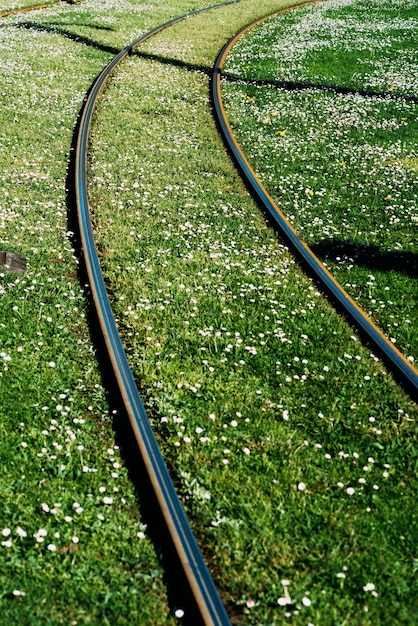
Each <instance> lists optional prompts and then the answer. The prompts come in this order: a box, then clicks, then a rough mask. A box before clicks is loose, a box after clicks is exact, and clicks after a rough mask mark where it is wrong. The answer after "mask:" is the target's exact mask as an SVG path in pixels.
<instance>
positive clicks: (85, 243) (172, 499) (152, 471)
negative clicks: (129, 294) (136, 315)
mask: <svg viewBox="0 0 418 626" xmlns="http://www.w3.org/2000/svg"><path fill="white" fill-rule="evenodd" d="M239 1H240V0H232V1H231V2H226V3H223V4H220V5H211V6H210V7H206V8H204V9H199V10H197V11H194V12H191V13H187V14H185V15H182V16H180V17H177V18H174V19H172V20H169V21H167V22H165V23H163V24H161V25H160V26H157V27H155V28H153V29H152V30H150V31H149V32H147V33H145V34H144V35H142V36H141V37H139V38H138V39H136V40H135V41H133V42H132V43H131V44H129V45H128V46H126V47H125V48H124V49H123V50H121V52H120V53H119V54H118V55H116V56H115V57H114V58H113V59H112V61H111V62H110V63H109V64H108V65H107V66H106V67H105V68H104V70H103V71H102V72H101V74H100V75H99V76H98V78H97V79H96V81H95V82H94V84H93V85H92V88H91V90H90V93H89V95H88V97H87V100H86V102H85V104H84V107H83V111H82V114H81V118H80V123H79V128H78V134H77V139H76V149H75V172H74V180H75V201H76V207H77V217H78V227H79V235H80V239H81V245H82V250H83V261H84V265H85V270H86V273H87V276H88V281H89V287H90V290H91V294H92V298H93V301H94V306H95V310H96V314H97V317H98V320H99V323H100V328H101V332H102V335H103V339H104V342H105V345H106V349H107V353H108V356H109V359H110V362H111V364H112V368H113V373H114V376H115V379H116V381H117V385H118V389H119V392H120V395H121V397H122V401H123V405H124V409H125V411H126V413H127V415H128V418H129V421H130V425H131V427H132V430H133V433H134V436H135V439H136V443H137V445H138V449H139V452H140V455H141V458H142V461H143V464H144V466H145V469H146V472H147V475H148V478H149V481H150V483H151V485H152V489H153V492H154V494H155V497H156V501H157V502H158V505H159V507H160V511H161V514H162V517H163V518H164V521H165V524H166V527H167V531H168V534H169V536H170V538H171V540H172V544H173V546H174V548H175V550H176V553H177V558H178V560H179V563H180V565H181V567H182V570H183V574H184V576H185V579H186V580H187V582H188V585H189V587H190V591H191V594H192V596H193V599H194V601H195V604H196V607H197V612H198V615H199V619H200V623H202V624H205V626H206V625H208V626H211V625H213V626H215V625H219V626H222V625H227V624H229V623H230V622H229V618H228V616H227V613H226V611H225V608H224V606H223V604H222V602H221V600H220V597H219V595H218V593H217V590H216V588H215V586H214V583H213V581H212V578H211V576H210V574H209V571H208V569H207V567H206V564H205V562H204V560H203V557H202V555H201V552H200V550H199V547H198V545H197V542H196V540H195V538H194V535H193V533H192V531H191V528H190V525H189V523H188V520H187V518H186V516H185V513H184V511H183V508H182V506H181V503H180V500H179V498H178V496H177V493H176V490H175V488H174V485H173V483H172V481H171V478H170V475H169V473H168V470H167V467H166V465H165V463H164V460H163V458H162V455H161V452H160V449H159V447H158V444H157V441H156V439H155V436H154V433H153V431H152V428H151V425H150V423H149V420H148V417H147V414H146V411H145V409H144V406H143V403H142V400H141V398H140V395H139V393H138V389H137V386H136V383H135V380H134V377H133V374H132V371H131V369H130V367H129V364H128V360H127V357H126V354H125V351H124V348H123V345H122V342H121V339H120V336H119V332H118V328H117V324H116V321H115V318H114V316H113V313H112V309H111V306H110V302H109V299H108V296H107V291H106V287H105V283H104V279H103V276H102V273H101V269H100V264H99V259H98V255H97V251H96V247H95V242H94V236H93V227H92V222H91V218H90V210H89V200H88V194H87V151H88V138H89V131H90V126H91V120H92V116H93V112H94V109H95V106H96V103H97V100H98V98H99V96H100V94H101V93H102V91H103V89H104V86H105V84H106V81H107V80H108V78H109V77H110V76H111V74H112V72H113V70H114V69H115V67H116V66H117V65H118V64H119V63H120V62H121V61H122V60H123V59H125V58H126V57H127V56H129V55H130V54H132V53H133V51H134V50H135V48H137V47H138V46H140V45H141V44H142V43H144V42H145V41H147V40H148V39H150V38H151V37H152V36H154V35H156V34H157V33H160V32H161V31H162V30H164V29H166V28H168V27H170V26H172V25H174V24H176V23H178V22H180V21H182V20H185V19H187V18H189V17H191V16H193V15H197V14H198V13H202V12H204V11H209V10H210V9H214V8H217V7H220V6H225V5H228V4H235V3H237V2H239ZM186 620H187V615H186Z"/></svg>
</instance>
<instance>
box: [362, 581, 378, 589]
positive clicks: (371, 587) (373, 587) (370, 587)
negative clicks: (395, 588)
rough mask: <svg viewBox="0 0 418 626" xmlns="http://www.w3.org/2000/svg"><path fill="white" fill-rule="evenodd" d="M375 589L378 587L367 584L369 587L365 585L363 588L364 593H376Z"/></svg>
mask: <svg viewBox="0 0 418 626" xmlns="http://www.w3.org/2000/svg"><path fill="white" fill-rule="evenodd" d="M375 589H376V587H375V586H374V584H373V583H367V585H364V587H363V591H374V590H375Z"/></svg>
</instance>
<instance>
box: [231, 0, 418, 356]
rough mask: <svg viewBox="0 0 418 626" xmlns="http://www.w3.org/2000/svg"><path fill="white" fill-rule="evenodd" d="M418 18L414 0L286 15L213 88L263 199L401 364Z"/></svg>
mask: <svg viewBox="0 0 418 626" xmlns="http://www.w3.org/2000/svg"><path fill="white" fill-rule="evenodd" d="M400 7H401V10H400ZM417 19H418V7H417V4H416V2H403V3H388V4H383V5H382V3H381V2H360V1H357V2H348V3H347V2H343V3H342V4H341V6H340V5H339V4H338V3H337V4H335V3H334V2H333V3H332V4H331V5H330V4H328V3H326V4H323V5H321V6H320V7H317V8H316V9H315V11H314V12H312V10H311V9H301V11H298V12H292V13H288V14H287V15H283V16H281V17H280V18H277V19H272V20H269V21H268V22H265V23H264V24H263V25H262V26H260V28H257V29H254V30H253V31H252V32H251V34H249V35H248V36H247V37H245V38H244V39H243V40H242V41H241V42H239V44H238V45H237V46H236V47H235V48H234V51H233V54H231V55H230V57H229V58H228V61H227V65H226V66H225V75H226V76H229V80H228V81H225V83H224V85H225V96H226V97H227V100H228V102H229V103H230V109H228V110H229V111H230V115H231V118H232V119H233V122H234V125H235V127H236V132H237V133H238V136H239V137H240V140H241V141H242V142H243V143H244V146H245V147H246V149H247V152H248V153H249V154H250V155H251V159H252V161H253V163H254V164H255V167H256V168H257V170H258V171H259V174H260V176H261V177H262V179H263V180H264V181H265V182H266V185H267V186H268V188H269V190H270V192H271V193H272V194H273V196H275V197H276V199H277V201H278V203H279V205H280V206H281V207H282V209H283V210H284V212H285V214H286V215H288V216H289V219H290V220H291V222H292V223H293V224H294V226H295V227H296V229H297V230H298V232H299V233H300V234H301V235H302V237H303V238H304V239H305V241H307V243H308V244H309V245H310V246H311V247H312V248H313V250H314V251H315V252H316V253H317V254H318V255H319V256H320V257H321V258H323V259H324V260H325V261H326V263H327V264H328V267H329V269H330V270H331V271H332V272H333V273H334V275H335V276H336V277H337V279H338V280H339V281H340V282H341V284H342V285H344V286H345V287H346V288H347V290H348V291H349V292H350V293H351V295H352V296H353V297H354V298H355V299H356V300H357V301H358V302H359V303H360V304H361V306H362V307H363V308H364V310H365V311H367V312H368V313H369V314H370V315H371V316H372V318H373V319H374V321H375V323H376V324H377V325H378V326H380V328H381V329H382V330H383V331H384V333H385V334H386V336H388V337H390V338H392V340H393V341H394V342H395V343H396V344H397V345H398V346H399V347H400V349H401V350H402V351H403V352H404V354H405V355H408V356H409V358H410V360H411V361H414V359H416V358H417V354H418V307H417V302H416V293H417V279H418V240H417V237H416V233H417V221H418V214H417V199H418V194H417V189H418V168H417V163H418V161H417V149H416V137H417V135H418V124H417V115H416V112H417V98H416V93H417V85H418V79H417V73H416V72H417V66H418V47H417V46H416V45H415V42H414V32H415V28H416V25H417ZM284 57H286V63H284V62H283V58H284ZM231 78H234V81H232V80H231ZM236 79H240V80H239V82H236ZM254 81H265V83H264V86H263V87H262V86H261V84H260V83H258V84H257V83H256V82H254ZM276 81H277V82H276ZM274 85H277V86H278V89H277V88H276V89H275V88H272V87H274ZM243 103H244V104H245V105H246V106H245V111H246V113H245V115H242V108H243V106H242V105H243Z"/></svg>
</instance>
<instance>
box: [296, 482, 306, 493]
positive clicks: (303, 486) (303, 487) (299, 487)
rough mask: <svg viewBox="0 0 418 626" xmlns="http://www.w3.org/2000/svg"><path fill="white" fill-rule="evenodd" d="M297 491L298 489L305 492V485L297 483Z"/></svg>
mask: <svg viewBox="0 0 418 626" xmlns="http://www.w3.org/2000/svg"><path fill="white" fill-rule="evenodd" d="M298 489H299V491H305V489H306V484H305V483H302V482H300V483H298Z"/></svg>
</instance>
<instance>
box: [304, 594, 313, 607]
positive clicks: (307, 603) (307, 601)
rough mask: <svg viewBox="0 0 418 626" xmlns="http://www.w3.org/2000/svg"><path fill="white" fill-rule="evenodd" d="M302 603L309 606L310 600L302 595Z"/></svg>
mask: <svg viewBox="0 0 418 626" xmlns="http://www.w3.org/2000/svg"><path fill="white" fill-rule="evenodd" d="M302 604H303V606H311V604H312V602H311V600H310V599H309V598H308V597H307V596H304V597H303V598H302Z"/></svg>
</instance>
